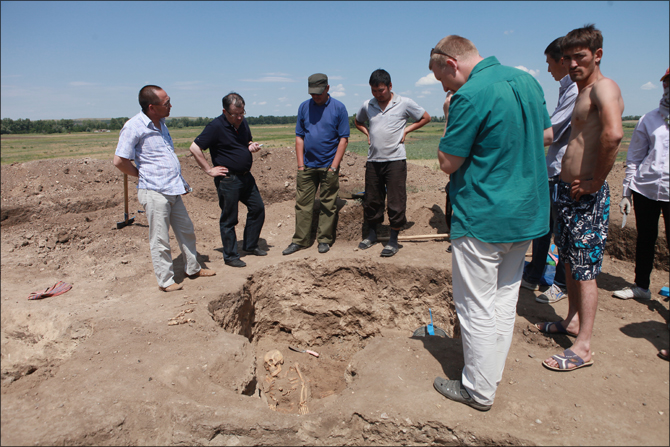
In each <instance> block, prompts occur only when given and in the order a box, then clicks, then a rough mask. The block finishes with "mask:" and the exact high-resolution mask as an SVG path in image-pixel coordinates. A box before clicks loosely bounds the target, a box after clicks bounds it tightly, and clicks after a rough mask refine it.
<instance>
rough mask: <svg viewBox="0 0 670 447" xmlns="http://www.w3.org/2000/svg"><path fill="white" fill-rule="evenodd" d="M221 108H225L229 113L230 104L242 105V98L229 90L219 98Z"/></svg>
mask: <svg viewBox="0 0 670 447" xmlns="http://www.w3.org/2000/svg"><path fill="white" fill-rule="evenodd" d="M221 103H222V104H223V108H224V109H226V112H228V113H230V110H229V108H230V106H231V105H232V106H236V107H244V98H242V96H240V95H239V94H238V93H235V92H230V93H228V94H227V95H226V96H224V97H223V99H222V100H221Z"/></svg>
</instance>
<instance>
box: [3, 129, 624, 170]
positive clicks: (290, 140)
mask: <svg viewBox="0 0 670 447" xmlns="http://www.w3.org/2000/svg"><path fill="white" fill-rule="evenodd" d="M202 130H203V127H185V128H182V129H170V135H172V140H173V142H174V144H175V150H176V152H177V155H179V156H180V157H182V156H184V155H188V154H189V147H190V146H191V143H192V142H193V140H195V138H196V137H197V136H198V135H200V132H202ZM251 133H252V135H253V136H254V141H257V142H259V143H263V145H264V147H266V148H273V147H287V146H288V147H294V145H295V125H293V124H286V125H262V126H251ZM443 133H444V123H429V124H427V125H426V126H424V127H422V128H421V129H419V130H417V131H414V132H412V133H410V134H409V136H408V137H407V140H405V146H406V148H407V158H408V159H409V160H435V161H436V162H437V146H438V144H439V142H440V138H441V137H442V134H443ZM632 134H633V128H631V127H630V126H626V127H624V138H623V140H622V141H621V148H620V150H619V154H618V156H617V161H623V160H625V159H626V153H627V151H628V144H629V143H630V138H631V136H632ZM118 140H119V132H118V131H113V132H109V133H93V132H84V133H73V134H52V135H36V134H26V135H2V139H1V142H2V146H1V150H0V155H1V162H2V164H3V165H4V164H9V163H16V162H26V161H31V160H41V159H51V158H83V157H90V158H98V159H108V160H111V159H112V157H113V156H114V151H115V150H116V145H117V143H118ZM347 150H348V151H350V152H353V153H355V154H357V155H360V156H362V157H367V155H368V142H367V138H366V137H365V135H363V134H362V133H361V132H359V131H358V130H357V129H356V128H355V127H352V129H351V136H350V138H349V145H348V147H347Z"/></svg>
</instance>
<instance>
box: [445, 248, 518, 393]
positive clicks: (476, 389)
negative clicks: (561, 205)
mask: <svg viewBox="0 0 670 447" xmlns="http://www.w3.org/2000/svg"><path fill="white" fill-rule="evenodd" d="M530 242H531V241H523V242H514V243H504V244H490V243H487V242H482V241H480V240H478V239H475V238H472V237H459V238H458V239H455V240H453V241H452V268H453V275H452V276H453V289H454V303H455V304H456V313H457V314H458V320H459V322H460V324H461V338H462V341H463V356H464V357H465V367H464V368H463V374H462V378H461V380H462V383H463V386H464V387H465V388H466V389H467V390H468V392H469V393H470V396H472V398H473V399H474V400H476V401H477V402H479V403H481V404H484V405H492V404H493V398H494V397H495V394H496V389H497V388H498V384H499V383H500V380H501V379H502V373H503V369H504V368H505V360H506V359H507V353H508V352H509V348H510V345H511V344H512V334H513V333H514V320H515V317H516V303H517V301H518V299H519V285H520V283H521V275H522V273H523V264H524V258H525V254H526V251H527V250H528V247H529V245H530Z"/></svg>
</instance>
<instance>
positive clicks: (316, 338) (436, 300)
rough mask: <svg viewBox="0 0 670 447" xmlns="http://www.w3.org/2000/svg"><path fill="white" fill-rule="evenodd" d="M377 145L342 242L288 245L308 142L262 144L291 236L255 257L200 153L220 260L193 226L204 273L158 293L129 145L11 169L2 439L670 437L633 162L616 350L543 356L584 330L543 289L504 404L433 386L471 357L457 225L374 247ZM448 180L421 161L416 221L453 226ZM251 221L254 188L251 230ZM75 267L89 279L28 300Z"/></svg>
mask: <svg viewBox="0 0 670 447" xmlns="http://www.w3.org/2000/svg"><path fill="white" fill-rule="evenodd" d="M365 161H366V160H365V158H364V157H358V156H356V155H354V154H351V153H347V154H346V155H345V157H344V158H343V162H342V165H341V172H340V181H341V194H340V199H339V200H338V209H339V213H338V223H337V235H336V240H335V243H334V244H333V246H332V248H331V250H330V251H329V252H328V253H326V254H323V255H322V254H318V253H317V250H316V247H315V246H314V245H313V246H311V247H309V248H307V249H306V250H302V251H300V252H298V253H295V254H293V255H290V256H283V255H282V254H281V250H282V249H283V248H285V247H286V246H287V245H288V244H289V243H290V241H291V237H292V234H293V227H294V199H295V174H296V172H295V152H294V150H292V149H291V148H278V149H269V150H268V149H265V150H262V151H261V152H259V153H258V154H256V155H255V161H254V166H253V168H252V172H253V174H254V176H255V178H256V181H257V183H258V185H259V189H260V191H261V195H262V197H263V200H264V202H265V204H266V221H265V225H264V228H263V231H262V234H261V241H260V245H261V247H262V248H264V249H267V250H268V251H269V254H268V256H265V257H255V256H252V255H249V254H247V253H244V252H241V253H242V256H243V258H244V260H245V261H246V262H247V264H248V266H247V268H245V269H234V268H231V267H228V266H225V265H224V263H223V259H222V248H221V239H220V233H219V222H218V220H219V214H220V211H219V208H218V199H217V196H216V191H215V188H214V182H213V179H212V178H211V177H208V176H207V175H206V174H204V173H203V172H202V171H201V170H200V168H199V167H198V166H197V164H196V162H195V161H194V159H193V158H192V157H190V156H187V157H183V158H181V163H182V170H183V173H184V177H185V178H186V180H187V181H188V182H189V184H190V185H191V186H192V187H193V193H192V194H189V195H186V196H184V202H185V204H186V208H187V209H188V211H189V215H190V216H191V219H192V220H193V222H194V225H195V228H196V237H197V248H198V259H199V261H200V262H201V263H202V264H203V265H205V266H207V267H208V268H212V269H213V270H215V271H217V275H216V276H214V277H211V278H198V279H195V280H194V279H189V278H186V277H185V276H184V272H183V264H184V263H183V258H182V256H181V255H180V252H179V248H178V247H177V244H176V241H175V240H174V238H172V241H171V242H172V244H173V245H172V249H173V257H174V260H175V279H176V281H177V282H179V283H182V284H183V285H184V289H183V290H182V291H179V292H174V293H171V294H165V293H162V292H160V291H158V289H157V284H156V280H155V277H154V274H153V268H152V265H151V259H150V255H149V249H148V242H147V233H148V228H147V222H146V217H145V215H144V214H143V213H141V212H139V210H141V207H140V206H139V204H138V202H137V195H136V193H135V186H136V180H134V179H132V178H131V179H130V184H129V186H130V191H131V194H130V201H129V202H130V203H129V210H130V215H131V216H134V217H135V223H134V224H133V225H130V226H128V227H125V228H122V229H120V230H119V229H117V228H116V223H117V222H119V221H121V220H123V175H122V174H121V173H120V172H119V171H118V170H116V168H114V166H113V165H112V163H111V161H110V160H95V159H81V160H42V161H35V162H30V163H23V164H13V165H9V166H3V167H2V172H1V176H0V180H1V183H2V187H1V192H0V196H1V198H2V202H1V203H2V207H1V216H0V225H1V227H0V228H1V232H2V240H1V242H2V244H1V245H0V248H1V254H2V256H1V264H2V265H1V273H2V282H1V283H0V285H1V287H2V299H1V306H2V312H1V317H2V331H1V336H2V337H1V341H2V371H1V372H2V383H1V392H2V400H1V405H2V415H3V417H2V419H1V424H2V426H1V430H0V433H1V437H2V444H7V445H9V444H87V445H90V444H165V445H168V444H171V445H172V444H189V445H191V444H198V445H239V444H245V445H246V444H264V445H271V444H272V445H276V444H291V445H298V444H300V445H302V444H320V445H325V444H338V445H341V444H347V445H370V444H389V443H395V444H400V443H404V444H447V445H457V444H459V445H462V444H490V445H493V444H505V445H522V444H556V443H557V439H560V440H561V441H560V442H561V443H567V444H578V443H582V444H598V445H603V444H605V445H606V444H667V439H668V420H667V417H668V413H669V411H668V394H667V389H668V387H667V377H668V364H667V363H666V362H662V361H661V360H659V359H657V358H656V357H655V353H656V351H657V350H658V349H660V348H667V347H668V343H669V340H668V330H667V323H666V321H667V319H668V310H667V304H666V302H665V301H662V299H660V298H659V297H658V295H656V291H657V290H656V289H658V288H660V287H662V286H664V285H667V284H668V278H667V269H668V251H667V241H666V240H665V235H664V234H663V232H661V235H662V237H660V238H659V239H660V240H659V244H658V247H657V249H658V251H659V255H658V256H657V259H656V262H657V264H656V265H657V267H658V268H662V269H665V270H655V271H654V273H653V275H652V287H653V288H654V290H652V291H653V292H654V299H652V300H650V301H647V302H645V303H640V302H637V301H635V300H629V301H620V300H615V299H612V298H611V293H612V291H613V290H616V289H618V288H620V287H623V286H625V285H628V284H629V283H630V282H632V280H633V277H634V273H633V264H631V262H630V261H631V260H632V259H633V256H634V246H635V237H636V233H635V219H634V216H632V215H631V216H629V219H628V220H629V222H628V224H627V226H626V228H624V229H623V230H622V229H621V214H620V213H619V211H618V207H617V206H616V204H618V201H619V198H620V194H621V181H622V179H623V174H624V169H623V166H621V165H617V166H616V167H615V169H614V170H613V171H612V173H611V174H610V177H609V183H610V187H611V189H612V202H613V204H614V206H613V207H612V213H611V225H610V237H609V240H608V244H607V253H608V256H606V257H605V258H606V259H605V263H604V266H603V273H602V274H601V275H600V276H599V278H598V285H599V299H600V301H599V310H598V312H599V313H598V318H597V320H596V329H595V333H594V342H593V343H594V345H593V349H594V353H595V357H594V359H595V361H596V365H594V366H593V367H591V368H589V369H586V370H580V371H579V372H578V373H576V374H568V375H556V374H554V373H551V372H549V371H546V370H544V369H543V368H542V367H541V361H542V360H543V359H544V358H546V357H548V356H550V355H552V354H555V353H558V352H559V351H560V350H562V349H565V348H566V347H569V346H570V343H571V341H570V340H569V339H568V338H567V337H563V336H557V337H547V336H545V335H544V334H540V333H538V332H537V331H536V330H534V329H533V324H532V323H535V322H538V321H555V320H556V319H557V318H559V316H562V315H565V313H566V312H567V300H564V301H561V302H559V303H557V304H555V305H553V306H547V305H542V304H538V303H536V302H535V299H534V298H535V296H536V295H537V293H531V292H530V291H527V290H525V289H522V290H521V293H520V298H519V305H518V308H517V313H518V316H519V317H518V318H517V323H516V328H515V339H514V342H513V345H512V349H511V351H510V354H509V357H508V362H507V368H506V371H505V374H504V376H503V381H502V382H501V385H500V388H499V391H498V395H497V397H496V403H495V405H494V407H493V409H492V410H491V411H490V412H488V413H484V414H479V413H476V412H473V411H472V410H470V409H469V408H467V407H464V406H462V405H458V404H453V403H450V402H448V401H446V400H445V399H444V398H443V397H441V396H440V395H439V394H437V393H436V392H435V391H434V390H433V388H432V381H433V379H434V378H435V377H436V376H446V377H449V378H458V377H459V374H460V369H461V368H462V366H463V352H462V347H461V341H460V339H459V338H458V334H459V326H458V322H457V319H456V318H455V313H454V310H453V303H452V301H451V284H450V278H451V276H450V271H451V255H450V254H449V253H447V251H446V250H447V248H448V247H449V241H448V240H445V239H444V238H441V239H436V240H431V239H428V240H421V241H412V242H401V249H400V251H399V253H398V254H397V255H396V256H394V257H393V258H380V257H379V254H380V251H381V249H382V248H383V247H382V246H381V244H377V245H375V246H373V247H372V248H370V249H368V250H364V251H363V250H358V249H357V245H358V242H359V241H360V239H361V238H362V237H363V235H365V234H366V232H367V228H366V227H365V225H364V224H363V210H362V206H361V202H360V199H354V198H351V197H352V196H351V194H352V193H358V192H361V191H363V189H364V171H365ZM446 182H447V177H446V176H445V175H444V174H442V173H441V172H437V171H435V170H434V169H433V168H431V167H426V166H419V165H414V164H409V165H408V199H409V200H408V211H407V217H408V223H407V225H406V226H405V228H404V229H403V232H402V235H404V236H406V235H426V234H442V233H445V232H446V225H445V221H444V204H445V195H444V186H445V184H446ZM245 219H246V211H245V209H244V206H241V207H240V224H239V225H238V227H237V229H238V239H241V236H242V229H243V225H244V222H245ZM387 224H388V222H385V224H384V225H382V226H381V228H380V235H381V236H386V235H388V225H387ZM314 235H315V228H314V229H313V233H312V237H313V238H314ZM240 245H241V242H240ZM240 249H241V247H240ZM527 259H529V258H527ZM59 280H62V281H65V282H68V283H70V284H73V287H72V290H70V291H69V292H67V293H66V294H63V295H60V296H58V297H51V298H46V299H43V300H38V301H29V300H27V297H28V295H29V294H30V292H33V291H37V290H44V289H45V288H46V287H49V286H51V285H53V284H55V283H56V282H57V281H59ZM428 308H430V309H432V312H433V317H434V320H435V321H434V323H435V325H437V326H439V327H441V328H444V329H445V330H446V332H447V333H448V335H449V337H447V338H441V337H412V332H413V330H414V329H416V328H418V327H420V326H424V325H426V324H427V323H429V322H430V320H429V315H428ZM177 323H181V324H177ZM289 346H292V347H295V348H297V349H299V350H303V349H312V350H315V351H316V352H318V353H319V357H318V358H317V357H315V356H312V355H310V354H307V353H301V352H294V351H291V350H289V349H288V348H289ZM275 349H276V350H279V351H280V353H281V354H282V357H283V361H284V363H283V364H282V368H283V370H282V372H281V373H278V374H277V375H276V376H272V375H271V373H270V371H269V370H266V368H265V362H264V357H265V355H266V354H267V353H268V352H269V351H272V350H275ZM641 371H644V372H641ZM577 379H578V380H577ZM630 383H635V384H636V387H630V386H629V384H630ZM547 402H550V403H551V404H550V405H547ZM271 409H274V410H275V411H270V410H271Z"/></svg>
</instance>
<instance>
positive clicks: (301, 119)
mask: <svg viewBox="0 0 670 447" xmlns="http://www.w3.org/2000/svg"><path fill="white" fill-rule="evenodd" d="M305 109H306V107H305V103H302V104H300V107H298V119H297V120H296V123H295V135H296V136H297V137H301V138H305Z"/></svg>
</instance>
